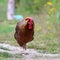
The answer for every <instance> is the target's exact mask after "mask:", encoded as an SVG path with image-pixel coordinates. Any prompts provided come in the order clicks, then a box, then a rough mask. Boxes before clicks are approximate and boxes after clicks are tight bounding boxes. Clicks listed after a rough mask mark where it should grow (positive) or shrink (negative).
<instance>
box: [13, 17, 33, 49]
mask: <svg viewBox="0 0 60 60" xmlns="http://www.w3.org/2000/svg"><path fill="white" fill-rule="evenodd" d="M33 36H34V22H33V20H32V19H31V18H29V17H27V18H26V19H25V21H24V20H22V21H20V22H18V23H17V25H16V29H15V34H14V37H15V39H16V40H17V42H18V44H19V45H20V46H21V47H23V48H24V49H26V44H27V43H28V42H30V41H32V40H33V39H34V37H33Z"/></svg>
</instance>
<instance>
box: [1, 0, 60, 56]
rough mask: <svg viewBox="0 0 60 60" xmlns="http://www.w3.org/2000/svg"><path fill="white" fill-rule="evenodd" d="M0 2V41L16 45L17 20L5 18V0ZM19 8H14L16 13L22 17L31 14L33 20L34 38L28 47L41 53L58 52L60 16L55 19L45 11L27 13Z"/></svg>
mask: <svg viewBox="0 0 60 60" xmlns="http://www.w3.org/2000/svg"><path fill="white" fill-rule="evenodd" d="M0 3H1V4H0V8H1V7H3V8H1V9H0V42H1V43H9V44H11V45H18V44H17V42H16V40H15V39H14V31H15V26H16V23H17V21H14V20H13V21H8V20H7V19H6V5H7V0H4V2H2V0H1V2H0ZM21 8H22V7H21ZM21 8H20V7H19V8H18V9H17V10H16V14H22V15H23V16H24V17H26V16H31V17H32V18H33V19H34V22H35V34H34V40H33V41H32V42H30V43H29V45H28V47H29V48H34V49H37V50H38V51H39V52H42V53H60V24H59V21H60V18H59V20H57V18H56V19H55V17H51V16H50V15H47V13H46V12H45V11H44V13H42V12H41V14H37V15H35V14H27V13H26V11H24V10H22V11H21ZM57 11H58V9H57ZM1 54H2V53H1ZM2 55H4V54H2ZM6 56H7V55H6Z"/></svg>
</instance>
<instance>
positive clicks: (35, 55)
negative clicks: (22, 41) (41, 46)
mask: <svg viewBox="0 0 60 60" xmlns="http://www.w3.org/2000/svg"><path fill="white" fill-rule="evenodd" d="M0 47H2V48H0V52H1V53H5V55H6V54H7V56H8V57H7V56H5V58H6V59H7V60H19V59H20V60H37V59H38V60H60V54H44V53H39V52H38V51H37V50H35V49H27V50H26V51H25V50H23V49H22V48H21V47H17V46H11V45H9V44H4V43H3V44H0ZM9 54H10V56H9ZM0 55H1V54H0ZM9 57H10V58H9Z"/></svg>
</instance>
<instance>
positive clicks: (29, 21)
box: [25, 17, 33, 29]
mask: <svg viewBox="0 0 60 60" xmlns="http://www.w3.org/2000/svg"><path fill="white" fill-rule="evenodd" d="M25 20H26V21H28V24H29V27H28V28H29V29H32V24H33V19H32V18H31V17H26V18H25Z"/></svg>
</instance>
